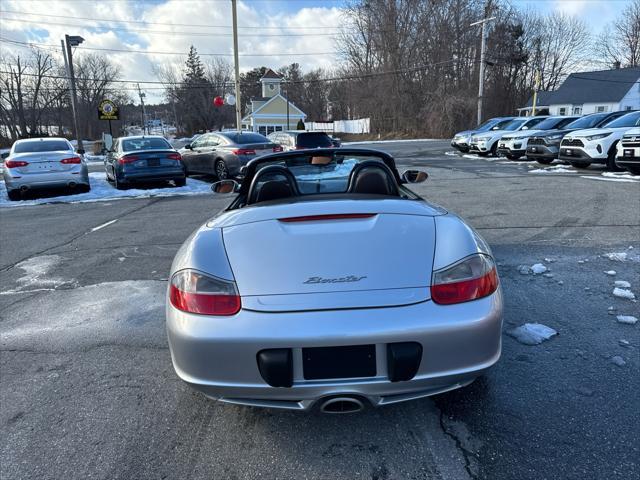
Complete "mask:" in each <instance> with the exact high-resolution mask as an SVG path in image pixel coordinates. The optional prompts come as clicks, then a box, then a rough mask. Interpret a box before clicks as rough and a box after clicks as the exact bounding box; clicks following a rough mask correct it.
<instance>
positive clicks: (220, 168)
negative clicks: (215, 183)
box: [215, 160, 229, 180]
mask: <svg viewBox="0 0 640 480" xmlns="http://www.w3.org/2000/svg"><path fill="white" fill-rule="evenodd" d="M215 168H216V176H217V177H218V180H226V179H227V178H229V170H227V164H226V163H224V160H217V161H216V165H215Z"/></svg>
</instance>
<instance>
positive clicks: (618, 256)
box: [604, 252, 627, 262]
mask: <svg viewBox="0 0 640 480" xmlns="http://www.w3.org/2000/svg"><path fill="white" fill-rule="evenodd" d="M604 256H605V257H606V258H608V259H609V260H613V261H614V262H624V261H625V260H626V259H627V252H613V253H605V254H604Z"/></svg>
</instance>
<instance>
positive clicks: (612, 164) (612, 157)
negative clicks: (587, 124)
mask: <svg viewBox="0 0 640 480" xmlns="http://www.w3.org/2000/svg"><path fill="white" fill-rule="evenodd" d="M616 147H617V142H616V143H614V144H613V145H611V148H610V149H609V154H608V155H607V170H611V171H613V172H621V171H622V170H624V168H621V167H619V166H618V165H616Z"/></svg>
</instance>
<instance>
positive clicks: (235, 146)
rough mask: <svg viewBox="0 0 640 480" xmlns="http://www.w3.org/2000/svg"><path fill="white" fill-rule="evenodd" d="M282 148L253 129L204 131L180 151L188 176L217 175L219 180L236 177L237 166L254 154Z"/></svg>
mask: <svg viewBox="0 0 640 480" xmlns="http://www.w3.org/2000/svg"><path fill="white" fill-rule="evenodd" d="M281 151H282V148H281V147H280V146H279V145H276V144H275V143H273V142H272V141H270V140H269V139H268V138H267V137H265V136H264V135H261V134H259V133H255V132H240V133H239V132H237V131H235V130H234V131H227V132H214V133H205V134H204V135H201V136H200V137H198V138H197V139H196V140H195V141H194V142H193V143H190V144H188V145H185V146H184V148H182V149H181V150H180V153H181V154H182V161H183V162H184V165H185V167H186V169H187V175H191V174H194V173H201V174H207V175H216V176H217V177H218V179H219V180H224V179H226V178H231V177H235V176H237V175H238V174H239V173H240V169H241V168H242V167H243V166H245V165H246V164H247V162H249V160H253V159H254V158H256V157H259V156H261V155H266V154H268V153H273V152H281Z"/></svg>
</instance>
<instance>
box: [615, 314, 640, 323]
mask: <svg viewBox="0 0 640 480" xmlns="http://www.w3.org/2000/svg"><path fill="white" fill-rule="evenodd" d="M616 320H617V321H618V323H625V324H627V325H635V324H636V323H638V319H637V318H636V317H634V316H633V315H618V316H617V317H616Z"/></svg>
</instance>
